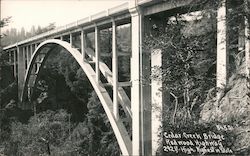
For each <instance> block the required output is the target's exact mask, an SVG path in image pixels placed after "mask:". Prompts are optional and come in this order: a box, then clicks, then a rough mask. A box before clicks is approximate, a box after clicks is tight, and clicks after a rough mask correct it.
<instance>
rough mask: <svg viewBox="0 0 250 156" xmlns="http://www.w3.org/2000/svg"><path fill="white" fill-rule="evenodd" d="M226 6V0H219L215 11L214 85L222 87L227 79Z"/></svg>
mask: <svg viewBox="0 0 250 156" xmlns="http://www.w3.org/2000/svg"><path fill="white" fill-rule="evenodd" d="M226 15H227V7H226V0H220V4H219V8H218V11H217V69H216V72H217V73H216V75H217V77H216V86H217V88H220V89H223V88H225V86H226V85H227V81H228V59H229V57H228V46H227V44H228V43H227V22H226V20H227V19H226Z"/></svg>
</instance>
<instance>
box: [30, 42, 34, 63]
mask: <svg viewBox="0 0 250 156" xmlns="http://www.w3.org/2000/svg"><path fill="white" fill-rule="evenodd" d="M33 53H34V49H33V44H31V45H30V59H31V57H32V55H33Z"/></svg>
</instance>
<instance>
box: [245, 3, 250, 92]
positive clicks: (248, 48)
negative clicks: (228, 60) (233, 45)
mask: <svg viewBox="0 0 250 156" xmlns="http://www.w3.org/2000/svg"><path fill="white" fill-rule="evenodd" d="M244 6H245V12H248V13H249V7H248V6H249V3H248V1H247V0H244ZM244 21H245V57H246V61H245V62H246V75H247V78H248V84H247V86H248V87H249V88H250V82H249V81H250V39H249V38H250V30H249V17H247V15H246V16H245V20H244Z"/></svg>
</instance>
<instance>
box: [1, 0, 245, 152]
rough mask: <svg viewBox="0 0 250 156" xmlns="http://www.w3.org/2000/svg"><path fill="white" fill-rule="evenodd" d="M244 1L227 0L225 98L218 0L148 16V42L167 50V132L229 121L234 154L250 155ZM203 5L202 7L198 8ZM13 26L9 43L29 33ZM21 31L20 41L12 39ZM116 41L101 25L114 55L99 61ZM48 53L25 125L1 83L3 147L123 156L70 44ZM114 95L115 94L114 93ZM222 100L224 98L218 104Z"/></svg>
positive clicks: (124, 63)
mask: <svg viewBox="0 0 250 156" xmlns="http://www.w3.org/2000/svg"><path fill="white" fill-rule="evenodd" d="M242 2H243V1H230V3H229V8H230V9H229V10H228V13H229V16H228V17H229V18H228V24H229V28H228V35H229V44H228V45H229V65H230V67H229V73H230V81H229V84H228V86H225V88H226V89H225V90H224V93H225V94H223V97H221V99H220V100H219V101H218V100H217V99H216V90H218V88H216V86H215V85H216V80H215V79H216V51H217V50H216V44H217V43H216V42H217V30H216V8H217V5H218V2H217V1H215V0H213V1H211V0H206V1H203V2H201V4H199V5H197V4H195V8H194V9H193V8H192V7H193V5H192V7H191V8H183V10H188V11H186V12H185V13H183V14H173V15H170V16H162V15H163V14H161V13H159V14H156V15H153V16H150V17H147V18H148V19H150V20H151V22H152V25H151V27H150V31H149V32H147V35H146V38H145V41H144V44H143V48H144V50H145V51H149V52H150V53H151V52H152V51H153V50H154V49H161V51H162V54H163V66H162V67H161V68H160V70H162V72H160V74H162V75H163V87H162V88H161V91H163V93H164V95H168V96H166V97H167V98H166V99H164V101H167V102H166V103H164V108H166V109H165V110H164V116H163V118H164V130H166V131H167V130H175V131H178V130H183V129H184V130H187V131H189V132H195V131H200V132H203V131H205V130H207V131H209V130H212V129H213V127H212V126H211V125H213V126H214V124H215V123H220V124H230V126H232V127H234V129H233V130H232V131H230V136H229V137H228V140H227V143H228V144H230V146H232V149H233V150H234V151H235V153H236V154H241V155H247V154H249V149H250V144H249V142H248V141H249V138H250V134H249V125H250V124H249V123H250V119H249V110H250V108H249V105H250V104H249V101H250V89H249V87H247V86H246V84H247V81H249V80H247V79H246V75H244V72H242V71H243V69H244V66H245V60H244V59H243V58H244V52H243V51H242V50H241V49H242V47H241V45H240V42H239V40H238V38H240V37H242V36H238V35H235V34H238V32H239V31H240V30H241V24H242V23H241V22H240V20H239V19H242V18H243V17H247V18H248V19H249V12H247V11H246V10H245V7H246V6H244V5H243V3H242ZM197 8H199V9H203V11H197V10H196V9H197ZM159 23H160V24H159ZM3 25H5V24H3ZM49 28H50V27H49ZM47 30H48V29H45V30H44V31H47ZM37 31H38V30H37ZM37 31H36V30H35V28H34V30H31V32H30V33H25V34H34V35H36V33H33V32H37ZM14 32H16V31H15V30H11V31H9V32H8V33H6V35H7V36H9V38H7V39H6V43H7V42H8V43H12V42H16V39H17V40H20V39H24V38H22V37H20V36H25V35H23V34H24V33H23V31H21V32H22V33H21V34H22V35H18V33H14ZM38 32H40V31H38ZM15 36H17V38H16V39H11V38H15ZM27 36H29V35H27ZM31 36H32V35H31ZM130 38H131V36H130V25H127V26H125V27H120V28H119V29H118V39H117V40H118V41H117V42H118V51H119V52H126V53H129V54H130V53H131V48H130V46H131V43H130V42H129V41H130ZM78 39H79V38H78ZM243 39H245V38H244V37H243ZM8 40H10V41H8ZM111 41H112V31H111V29H105V30H102V31H101V49H102V54H109V55H110V56H109V57H107V56H108V55H107V56H101V59H102V60H103V61H104V62H105V63H106V64H107V65H108V66H109V68H110V69H111V68H112V66H111V54H112V46H111ZM87 44H88V46H89V47H90V48H92V49H94V34H93V33H89V34H88V40H87ZM74 46H76V47H79V45H74ZM50 55H51V57H48V60H47V61H46V63H45V65H44V67H43V68H42V72H41V75H40V77H39V82H40V83H39V84H41V85H40V86H39V87H38V88H37V89H36V93H35V94H34V95H35V100H34V101H32V102H33V103H36V108H35V109H36V111H35V112H36V113H35V115H34V116H32V117H31V118H30V119H29V120H28V121H26V122H27V123H24V121H20V120H19V119H18V118H19V116H16V117H14V116H13V112H17V111H19V112H21V110H18V108H16V107H15V106H13V105H14V104H13V103H9V104H10V105H8V104H7V103H8V102H9V101H10V100H11V99H14V95H11V94H10V93H13V91H12V89H13V88H10V87H9V88H5V89H3V92H4V94H2V88H1V95H6V94H7V95H8V96H11V97H10V98H6V99H5V100H6V101H7V103H6V104H4V105H3V106H2V107H1V108H4V111H3V113H1V117H0V124H1V134H0V136H1V138H0V140H1V142H0V153H1V149H2V148H1V147H4V153H7V154H9V155H27V154H30V155H39V154H43V155H45V154H49V153H51V155H53V154H54V155H119V153H120V151H119V146H118V144H117V141H116V138H115V136H114V133H113V131H112V128H111V126H110V124H109V121H108V119H107V116H106V114H105V112H104V110H103V108H102V105H101V103H100V101H99V100H98V97H97V95H96V94H95V93H94V92H93V89H92V87H91V85H90V83H89V81H88V79H87V77H86V75H85V74H84V73H83V71H82V69H81V68H80V66H79V65H78V64H77V62H76V61H75V60H74V58H73V57H71V56H70V54H68V53H67V52H66V51H65V50H60V51H57V52H54V51H53V52H52V53H51V54H50ZM129 60H130V57H119V61H118V62H119V71H120V73H119V81H129V80H130V76H129V74H128V73H129V72H130V70H131V69H130V62H129ZM152 70H153V71H156V72H153V73H152V75H150V79H151V80H153V79H154V80H158V78H159V75H158V74H159V72H157V70H159V67H154V68H153V69H152ZM0 75H1V74H0ZM150 79H149V81H148V83H150ZM14 88H15V87H14ZM5 90H6V91H5ZM13 90H14V89H13ZM126 92H127V93H128V95H129V94H130V91H127V90H126ZM43 93H46V95H47V96H46V97H44V98H43V100H40V102H37V100H36V99H37V98H38V99H39V98H41V96H43V95H44V94H43ZM109 93H110V95H111V94H112V91H109ZM1 99H4V98H2V97H1ZM12 102H13V101H12ZM1 104H2V102H1ZM216 104H219V107H218V108H217V107H216ZM7 106H10V107H7ZM20 116H22V114H21V115H20ZM244 137H245V138H244ZM232 139H234V142H233V143H232Z"/></svg>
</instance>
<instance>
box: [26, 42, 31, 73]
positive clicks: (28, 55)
mask: <svg viewBox="0 0 250 156" xmlns="http://www.w3.org/2000/svg"><path fill="white" fill-rule="evenodd" d="M26 56H27V68H28V66H29V62H30V51H29V46H27V47H26Z"/></svg>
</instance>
